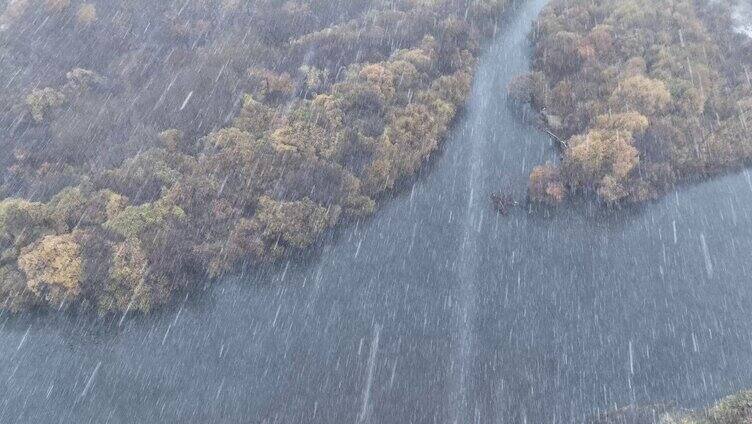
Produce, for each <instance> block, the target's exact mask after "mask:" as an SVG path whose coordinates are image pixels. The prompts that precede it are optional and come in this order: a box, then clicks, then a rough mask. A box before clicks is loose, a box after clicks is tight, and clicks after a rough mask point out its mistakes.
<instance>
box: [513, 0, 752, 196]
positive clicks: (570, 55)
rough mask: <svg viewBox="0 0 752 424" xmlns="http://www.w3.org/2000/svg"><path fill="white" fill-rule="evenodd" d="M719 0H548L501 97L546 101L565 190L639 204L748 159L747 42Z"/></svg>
mask: <svg viewBox="0 0 752 424" xmlns="http://www.w3.org/2000/svg"><path fill="white" fill-rule="evenodd" d="M729 5H730V3H729V2H725V1H712V2H710V1H704V0H703V1H692V0H657V1H654V0H595V1H591V0H554V1H552V2H551V3H550V4H549V6H548V7H547V8H546V9H545V10H544V12H543V13H542V14H541V16H540V17H539V19H538V21H537V23H536V24H535V27H534V30H533V35H532V38H533V41H534V64H533V67H534V69H533V72H532V73H531V74H529V75H523V76H521V77H519V78H518V79H517V80H515V81H514V82H513V83H512V85H510V96H511V97H512V98H514V99H516V100H519V101H525V102H528V103H531V104H532V105H533V106H534V107H535V108H537V109H538V110H544V109H545V110H544V115H545V117H546V124H547V125H548V128H549V130H551V131H552V132H553V133H554V134H556V135H557V136H558V137H559V138H561V139H563V140H567V146H568V147H567V148H565V149H563V151H562V161H561V165H560V166H559V167H556V169H552V168H551V166H546V167H543V168H539V169H536V170H535V171H534V172H533V173H532V175H531V183H530V188H531V190H530V195H531V198H532V199H533V200H540V201H550V200H551V199H550V197H549V196H547V195H545V191H546V187H548V183H545V182H546V181H548V180H550V179H551V178H552V177H551V176H552V175H557V176H558V177H557V178H556V181H560V182H561V183H562V184H563V187H564V188H565V190H566V191H568V192H576V193H591V194H594V195H596V196H597V197H598V198H599V199H601V200H603V201H604V202H606V203H609V204H613V203H616V202H641V201H645V200H649V199H653V198H656V197H658V196H659V195H661V194H662V193H664V192H665V191H666V190H667V189H668V188H670V187H671V186H672V185H673V184H674V183H676V182H677V181H681V180H685V179H689V178H692V177H694V176H696V175H707V174H712V173H717V172H722V171H724V170H727V169H729V168H731V167H735V166H739V165H742V164H746V163H749V162H750V160H752V138H751V137H750V136H749V130H748V128H747V113H746V112H747V111H749V107H748V106H749V105H750V104H752V103H750V99H751V98H752V86H751V85H750V80H749V71H748V69H749V66H750V64H751V63H752V54H750V52H751V51H752V46H751V45H752V42H751V41H750V40H749V39H746V38H745V37H743V36H742V35H739V34H735V33H734V32H733V31H732V28H733V27H734V26H733V24H732V23H731V22H730V16H731V13H730V11H731V7H730V6H729Z"/></svg>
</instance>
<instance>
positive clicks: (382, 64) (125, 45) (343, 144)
mask: <svg viewBox="0 0 752 424" xmlns="http://www.w3.org/2000/svg"><path fill="white" fill-rule="evenodd" d="M0 4H2V3H1V2H0ZM505 4H506V0H287V1H284V0H252V1H239V0H201V1H177V0H175V1H152V0H129V1H122V2H121V1H116V0H99V1H94V0H93V1H88V2H82V1H79V0H9V1H6V2H5V5H4V12H2V15H1V16H0V73H2V75H4V76H6V78H5V79H4V83H3V85H2V86H0V91H1V92H2V95H0V123H1V125H2V128H3V131H2V132H0V152H2V153H3V154H2V155H0V167H1V168H0V169H2V180H1V181H0V182H1V183H2V186H0V198H1V199H3V200H2V201H0V305H1V306H2V308H4V309H7V310H11V311H18V310H21V309H25V308H28V307H33V306H42V307H43V306H49V307H51V308H55V309H58V308H61V307H69V306H71V305H76V306H78V307H85V308H91V309H95V310H98V311H100V312H101V313H107V312H110V311H128V310H132V311H148V310H150V309H151V308H153V307H154V306H155V305H158V304H160V303H163V302H165V301H167V300H169V299H170V295H171V293H174V292H175V291H176V290H180V289H186V288H189V287H191V286H192V285H194V284H195V283H196V282H197V281H198V280H200V279H203V278H204V277H206V276H209V277H213V276H218V275H221V274H222V273H224V272H227V271H230V270H232V269H233V267H236V266H239V265H245V266H256V265H257V264H260V263H263V262H265V261H273V260H275V259H279V258H281V257H283V256H286V255H291V254H296V253H298V252H301V251H303V250H304V249H305V248H307V247H309V246H310V245H312V244H313V243H315V242H316V240H318V239H319V238H320V237H321V235H322V234H323V233H324V232H325V231H326V230H327V229H328V228H332V227H333V226H335V225H337V224H338V223H341V222H344V221H347V220H352V219H357V218H360V217H364V216H367V215H369V214H371V213H372V212H373V210H374V207H375V204H376V203H375V201H376V200H377V199H378V197H379V195H380V194H382V193H384V192H385V191H388V190H390V189H392V188H393V187H394V185H395V182H397V181H399V180H400V179H401V178H403V177H406V176H409V175H411V174H414V173H415V172H416V170H417V169H418V168H419V167H420V166H421V164H422V163H423V162H424V160H425V159H426V158H427V157H428V155H429V154H430V153H431V152H433V151H434V150H436V149H437V147H438V145H439V143H440V140H441V139H442V137H443V136H444V135H445V133H446V132H447V129H448V126H449V125H450V123H451V121H452V120H453V118H454V117H455V115H456V114H457V113H458V111H459V110H460V108H461V107H462V105H463V103H464V101H465V100H466V97H467V95H468V92H469V87H470V83H471V78H472V71H473V66H474V62H475V58H476V57H477V54H478V52H479V45H480V43H481V42H482V40H483V39H484V38H488V37H490V36H492V35H493V33H494V32H495V31H496V26H497V23H498V19H499V17H500V15H501V13H502V11H503V9H504V5H505Z"/></svg>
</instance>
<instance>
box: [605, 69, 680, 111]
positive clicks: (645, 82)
mask: <svg viewBox="0 0 752 424" xmlns="http://www.w3.org/2000/svg"><path fill="white" fill-rule="evenodd" d="M609 103H610V104H611V105H612V107H614V108H616V109H617V110H619V111H623V112H628V111H632V110H635V111H637V112H640V113H641V114H643V115H645V116H656V115H660V114H663V113H665V112H666V111H667V108H668V106H669V105H670V103H671V93H670V92H669V91H668V89H667V88H666V84H665V83H664V82H663V81H660V80H655V79H651V78H648V77H645V76H642V75H635V76H633V77H629V78H626V79H624V80H622V81H621V82H620V83H619V85H618V86H617V87H616V90H615V91H614V93H613V94H612V95H611V98H610V99H609Z"/></svg>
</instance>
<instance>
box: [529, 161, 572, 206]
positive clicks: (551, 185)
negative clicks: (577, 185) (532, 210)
mask: <svg viewBox="0 0 752 424" xmlns="http://www.w3.org/2000/svg"><path fill="white" fill-rule="evenodd" d="M566 194H567V189H566V187H564V184H563V183H562V181H561V172H560V170H559V168H558V167H556V166H554V165H551V164H548V163H547V164H545V165H541V166H536V167H535V168H533V172H531V173H530V182H529V185H528V196H529V197H530V200H532V201H533V202H539V203H547V204H550V205H558V204H559V203H561V202H563V201H564V198H565V197H566Z"/></svg>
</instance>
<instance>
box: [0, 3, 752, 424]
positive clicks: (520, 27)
mask: <svg viewBox="0 0 752 424" xmlns="http://www.w3.org/2000/svg"><path fill="white" fill-rule="evenodd" d="M545 3H546V0H531V1H528V2H523V3H522V4H521V5H520V6H519V8H518V9H517V10H515V11H513V12H511V17H510V18H509V20H508V21H507V23H506V24H505V25H504V29H503V30H500V31H499V34H498V37H497V39H496V41H495V42H494V43H493V44H492V46H490V48H489V49H488V51H487V53H486V54H485V55H484V56H483V58H482V60H481V63H480V65H479V69H478V73H477V76H476V78H475V83H474V88H473V94H472V98H471V100H470V102H469V104H468V108H467V112H466V114H465V115H464V117H463V118H462V119H461V121H460V122H459V123H458V124H457V127H456V129H455V130H454V131H453V133H452V135H451V136H450V137H449V139H448V140H447V142H446V144H445V147H444V149H443V152H441V153H440V154H439V155H438V156H437V158H436V159H435V160H434V161H432V164H431V165H430V166H429V167H428V168H427V171H426V172H425V173H424V175H422V176H421V177H420V178H418V179H417V181H416V182H415V183H414V184H412V187H410V188H408V189H407V190H405V191H403V192H401V193H400V194H398V195H396V196H395V198H394V199H392V200H390V201H388V202H386V204H385V205H384V207H383V208H382V209H381V210H380V211H379V212H378V213H377V214H376V215H375V217H373V218H372V219H370V220H367V221H364V222H361V223H359V224H357V225H353V226H351V227H350V228H347V229H344V230H343V231H341V233H340V234H339V235H338V237H337V238H336V239H335V240H333V241H332V242H330V243H326V244H325V246H324V247H323V248H322V251H321V252H320V254H317V255H316V256H315V257H313V258H310V259H308V260H306V261H298V262H292V263H288V264H280V265H279V266H275V267H272V268H266V269H263V270H258V271H254V272H251V273H246V274H244V275H239V276H237V277H235V278H232V279H229V280H227V281H223V282H221V283H219V284H215V285H213V286H211V287H207V288H206V289H205V290H204V291H203V292H202V293H200V295H197V296H193V297H191V298H186V300H185V301H184V302H178V305H176V306H174V307H171V308H167V309H165V310H162V311H158V312H156V313H154V314H152V315H150V316H148V317H141V318H139V317H135V318H131V317H129V318H126V319H123V320H122V322H120V323H118V322H117V320H116V322H115V323H109V324H104V323H102V322H101V321H99V320H97V319H93V318H92V317H76V316H73V317H72V316H70V314H64V313H61V314H54V313H53V314H45V315H41V316H40V315H33V316H21V317H12V318H11V317H8V316H3V317H2V318H0V361H2V366H0V422H2V423H7V424H10V423H43V424H46V423H134V422H137V423H154V422H164V423H208V422H212V423H214V422H216V423H239V422H249V423H250V422H265V423H490V422H499V423H574V422H582V419H583V417H585V416H588V415H589V414H592V413H594V412H597V411H599V410H603V409H607V408H611V407H614V406H624V405H641V404H650V403H656V402H661V403H662V402H676V403H677V404H678V405H681V406H686V407H693V406H699V405H702V404H704V403H707V402H710V401H712V400H714V399H716V398H718V397H720V396H723V395H725V394H729V393H731V392H733V391H736V390H738V389H741V388H745V387H749V386H752V367H750V364H751V363H752V334H751V330H752V326H750V323H751V322H752V281H750V275H752V260H750V258H751V256H750V252H752V215H751V213H750V211H752V182H751V180H750V176H749V174H746V173H740V174H737V175H730V176H726V177H722V178H718V179H716V180H713V181H710V182H706V183H703V184H699V185H695V186H691V187H684V188H681V189H680V190H679V191H678V192H677V193H676V194H672V195H670V196H667V197H665V198H664V199H663V200H661V201H659V202H656V203H652V204H649V205H646V206H644V207H643V208H640V209H639V210H630V211H626V210H625V211H620V212H617V213H612V214H609V213H602V212H599V211H598V209H597V208H595V207H592V206H589V205H588V204H586V203H583V204H577V205H572V206H571V207H566V208H562V209H559V210H557V211H554V212H551V213H544V212H532V213H529V211H528V210H526V209H515V210H513V212H512V213H511V214H510V215H509V216H507V217H500V216H498V215H496V214H495V213H493V211H492V209H491V207H490V203H489V199H488V198H489V194H490V193H491V192H492V191H494V190H497V189H499V188H505V187H511V188H514V190H516V192H517V195H518V196H519V197H521V196H523V195H524V190H525V184H526V179H527V174H528V172H529V171H530V169H531V168H532V167H533V166H535V165H536V164H539V163H542V162H545V160H546V159H548V158H552V157H554V156H555V154H554V151H553V149H552V147H551V143H550V142H549V140H547V138H546V137H545V136H544V135H542V134H540V133H538V132H536V131H535V130H534V129H531V128H529V127H528V126H526V125H524V124H523V123H521V122H519V120H518V119H517V118H516V117H515V116H514V115H513V114H512V113H511V112H510V111H509V109H507V108H506V107H505V104H506V99H505V87H506V84H507V82H508V81H509V80H510V78H512V77H513V76H514V75H515V74H518V73H521V72H523V71H525V70H526V69H527V68H528V65H529V59H528V53H529V49H528V42H527V40H526V35H527V33H528V31H529V29H530V24H531V22H532V20H533V19H534V17H535V16H536V15H537V13H538V12H539V11H540V9H541V8H542V7H543V5H544V4H545Z"/></svg>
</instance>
